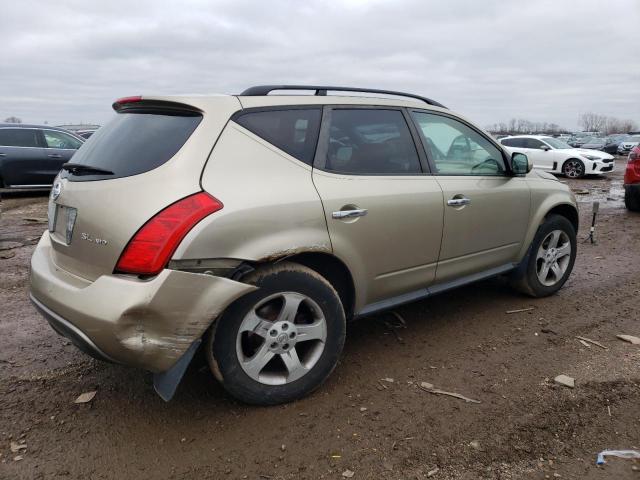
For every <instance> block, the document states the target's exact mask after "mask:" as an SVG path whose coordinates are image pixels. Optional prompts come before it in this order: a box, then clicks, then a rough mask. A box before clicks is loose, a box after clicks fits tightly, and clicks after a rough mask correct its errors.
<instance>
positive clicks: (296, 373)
mask: <svg viewBox="0 0 640 480" xmlns="http://www.w3.org/2000/svg"><path fill="white" fill-rule="evenodd" d="M245 281H246V282H247V283H252V284H254V285H256V286H257V287H259V288H258V290H256V291H254V292H251V293H249V294H248V295H245V296H244V297H242V298H240V299H239V300H237V301H236V302H235V303H233V304H232V305H231V306H230V307H229V308H228V309H227V310H226V311H225V313H224V314H223V315H222V317H221V318H220V319H219V320H218V325H216V326H215V329H214V330H212V331H211V332H210V334H209V336H208V337H207V341H206V343H205V354H206V355H207V359H208V361H209V364H210V366H211V369H212V371H213V372H214V374H216V375H217V376H218V377H221V380H222V383H223V385H224V387H225V389H226V390H227V391H228V392H229V393H231V395H233V396H234V397H236V398H237V399H239V400H241V401H243V402H246V403H251V404H256V405H275V404H279V403H284V402H289V401H292V400H296V399H298V398H301V397H303V396H305V395H307V394H308V393H310V392H311V391H313V390H314V389H315V388H317V387H318V386H320V385H321V384H322V382H323V381H324V380H325V379H326V378H327V377H328V376H329V374H330V373H331V372H332V371H333V369H334V368H335V366H336V364H337V362H338V359H339V356H340V353H341V352H342V347H343V345H344V339H345V315H344V310H343V308H342V304H341V303H340V297H339V296H338V294H337V293H336V291H335V290H334V288H333V287H332V286H331V284H330V283H329V282H327V280H325V279H324V278H323V277H321V276H320V275H318V274H317V273H316V272H314V271H313V270H311V269H309V268H307V267H304V266H302V265H298V264H294V263H288V262H283V263H281V264H277V265H273V266H269V267H266V268H264V269H261V270H258V271H256V272H254V273H253V274H252V275H251V276H250V277H248V278H247V279H245Z"/></svg>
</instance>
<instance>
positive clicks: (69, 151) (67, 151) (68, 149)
mask: <svg viewBox="0 0 640 480" xmlns="http://www.w3.org/2000/svg"><path fill="white" fill-rule="evenodd" d="M42 134H43V135H44V143H45V154H46V157H47V162H46V165H45V170H46V173H45V175H47V178H50V179H51V181H50V182H49V183H53V179H54V178H55V176H56V175H57V174H58V172H59V171H60V169H61V168H62V165H63V164H65V163H67V162H68V161H69V160H71V157H73V154H74V153H76V150H78V149H79V148H80V147H81V146H82V140H80V139H78V138H76V137H74V136H72V135H69V134H68V133H65V132H60V131H58V130H48V129H44V130H42Z"/></svg>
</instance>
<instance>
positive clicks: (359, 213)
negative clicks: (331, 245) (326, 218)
mask: <svg viewBox="0 0 640 480" xmlns="http://www.w3.org/2000/svg"><path fill="white" fill-rule="evenodd" d="M366 214H367V209H366V208H358V209H355V210H338V211H337V212H333V213H332V214H331V218H335V219H337V220H342V219H344V218H356V217H364V216H365V215H366Z"/></svg>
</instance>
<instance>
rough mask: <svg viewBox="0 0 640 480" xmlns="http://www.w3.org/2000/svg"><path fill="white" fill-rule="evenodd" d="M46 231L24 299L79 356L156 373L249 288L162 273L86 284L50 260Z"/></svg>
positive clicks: (33, 260) (109, 277)
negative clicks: (91, 357) (78, 350)
mask: <svg viewBox="0 0 640 480" xmlns="http://www.w3.org/2000/svg"><path fill="white" fill-rule="evenodd" d="M51 248H52V247H51V241H50V239H49V234H48V233H47V232H45V234H44V235H43V236H42V238H41V239H40V242H39V243H38V246H37V247H36V250H35V252H34V254H33V257H32V258H31V274H30V283H31V298H32V301H33V302H34V304H35V306H36V307H37V309H38V310H39V311H40V312H41V313H42V314H43V315H44V317H45V318H46V319H47V320H48V322H49V323H50V324H51V326H52V327H53V328H54V330H56V331H57V332H58V333H60V334H61V335H64V336H65V337H67V338H69V339H70V340H71V341H72V342H73V343H74V344H75V345H76V346H78V348H80V349H81V350H83V351H85V352H86V353H88V354H90V355H92V356H94V357H96V358H99V359H100V360H107V361H111V362H117V363H122V364H126V365H131V366H135V367H139V368H143V369H145V370H150V371H152V372H156V373H158V372H164V371H167V370H168V369H170V368H171V367H172V366H173V365H174V364H175V363H176V361H177V360H178V359H179V358H180V357H182V355H183V354H184V353H185V352H186V351H187V350H188V348H189V347H190V345H191V344H192V343H193V342H194V341H196V340H198V339H199V338H200V337H201V336H202V334H203V333H204V332H205V330H206V329H207V328H208V327H209V325H210V324H211V322H212V321H213V320H214V319H215V318H216V317H217V316H218V315H220V313H222V312H223V311H224V309H225V308H226V307H227V306H228V305H229V304H230V303H231V302H233V301H234V300H236V299H237V298H239V297H240V296H242V295H244V294H246V293H248V292H250V291H252V290H255V288H256V287H254V286H252V285H247V284H244V283H240V282H235V281H233V280H229V279H227V278H222V277H214V276H210V275H203V274H197V273H187V272H181V271H177V270H168V269H165V270H163V271H162V272H161V273H160V274H159V275H157V276H156V277H153V278H152V279H145V280H142V279H139V278H137V277H131V276H125V275H102V276H101V277H99V278H97V279H96V280H95V281H93V282H90V281H87V280H84V279H81V278H79V277H77V276H75V275H72V274H71V273H69V272H66V271H64V270H63V269H61V268H59V267H58V266H57V265H55V264H54V263H53V260H52V255H51Z"/></svg>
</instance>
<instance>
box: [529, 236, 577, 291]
mask: <svg viewBox="0 0 640 480" xmlns="http://www.w3.org/2000/svg"><path fill="white" fill-rule="evenodd" d="M570 261H571V241H570V240H569V236H568V235H567V234H566V233H565V232H564V231H562V230H553V231H552V232H551V233H549V234H548V235H547V236H546V237H544V240H543V241H542V243H541V244H540V247H539V248H538V253H537V255H536V273H537V275H538V280H539V281H540V283H541V284H542V285H544V286H546V287H551V286H553V285H555V284H556V283H558V282H559V281H560V280H561V279H562V277H563V276H564V274H565V272H566V271H567V268H568V267H569V263H570Z"/></svg>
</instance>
